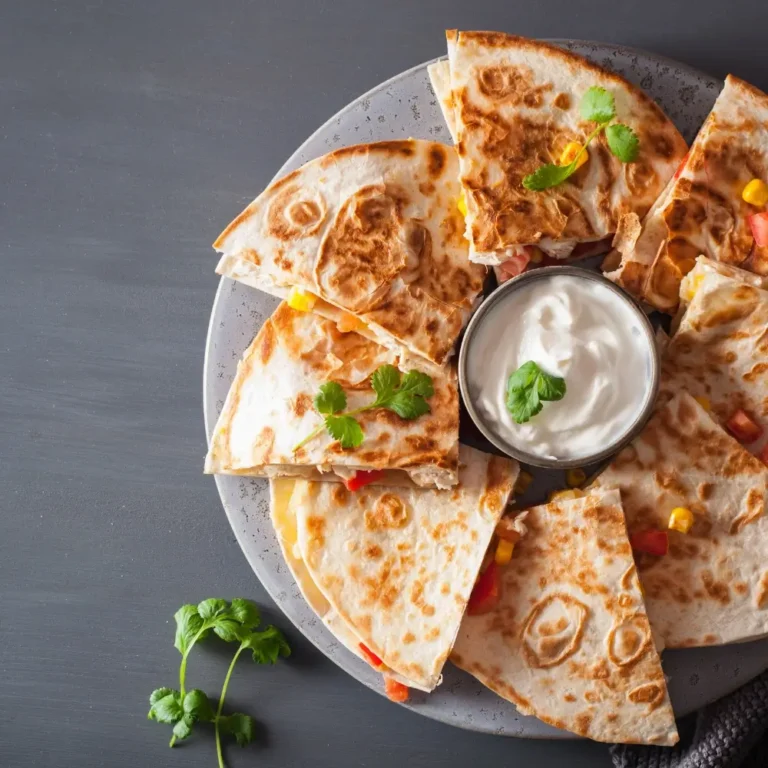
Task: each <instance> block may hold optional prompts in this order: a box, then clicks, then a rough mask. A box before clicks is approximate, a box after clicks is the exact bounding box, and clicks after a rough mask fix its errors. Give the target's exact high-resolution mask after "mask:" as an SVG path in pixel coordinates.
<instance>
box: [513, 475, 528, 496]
mask: <svg viewBox="0 0 768 768" xmlns="http://www.w3.org/2000/svg"><path fill="white" fill-rule="evenodd" d="M532 482H533V475H532V474H531V473H530V472H526V471H525V470H524V469H521V470H520V474H519V475H518V476H517V480H516V481H515V487H514V489H513V490H514V492H515V493H516V494H518V495H520V494H521V493H525V492H526V491H527V490H528V486H529V485H530V484H531V483H532Z"/></svg>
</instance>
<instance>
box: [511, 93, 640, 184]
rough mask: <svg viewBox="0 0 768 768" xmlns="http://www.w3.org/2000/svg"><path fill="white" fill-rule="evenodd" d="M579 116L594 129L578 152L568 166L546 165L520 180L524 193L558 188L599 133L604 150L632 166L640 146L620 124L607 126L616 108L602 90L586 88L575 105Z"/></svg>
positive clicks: (608, 94) (609, 95)
mask: <svg viewBox="0 0 768 768" xmlns="http://www.w3.org/2000/svg"><path fill="white" fill-rule="evenodd" d="M579 112H580V113H581V116H582V117H583V118H584V119H585V120H591V121H592V122H595V123H597V128H595V130H594V131H592V133H590V134H589V136H587V138H586V141H585V142H584V144H583V145H582V147H581V152H579V153H578V154H577V155H576V157H574V158H573V160H572V161H571V162H570V163H568V165H554V164H553V163H547V164H546V165H542V166H541V167H540V168H537V169H536V170H535V171H534V172H533V173H531V174H529V175H528V176H526V177H525V178H524V179H523V186H524V187H525V188H526V189H530V190H534V191H539V190H542V189H550V188H551V187H556V186H557V185H558V184H562V183H563V182H564V181H565V180H566V179H567V178H568V177H569V176H571V175H572V174H573V173H574V172H575V171H576V169H577V168H578V167H579V160H580V158H581V156H582V155H583V154H584V153H585V152H586V151H587V147H588V146H589V143H590V142H591V141H592V139H594V138H595V136H597V134H598V133H600V132H601V131H605V138H606V140H607V142H608V149H610V150H611V152H612V153H613V154H614V155H615V156H616V157H618V158H619V160H621V162H622V163H632V162H634V161H635V160H637V155H638V152H639V144H640V142H639V140H638V138H637V135H636V134H635V132H634V131H633V130H632V129H631V128H630V127H629V126H627V125H624V124H622V123H613V124H611V125H609V123H610V122H611V120H613V118H614V117H616V104H615V102H614V99H613V95H612V94H610V93H608V91H606V90H605V88H600V87H598V86H596V85H593V86H592V87H591V88H588V89H587V92H586V93H585V94H584V97H583V98H582V100H581V104H580V105H579Z"/></svg>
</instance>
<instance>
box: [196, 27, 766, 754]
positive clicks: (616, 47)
mask: <svg viewBox="0 0 768 768" xmlns="http://www.w3.org/2000/svg"><path fill="white" fill-rule="evenodd" d="M540 39H541V40H543V41H544V42H548V43H552V44H554V45H559V46H566V47H567V46H579V45H581V46H590V47H593V48H595V49H604V50H606V51H610V52H611V53H618V54H623V55H628V56H638V57H646V58H648V59H651V60H654V61H656V62H658V63H660V64H662V65H666V66H669V67H672V68H674V69H676V70H678V71H682V72H685V73H687V74H688V75H690V76H691V77H695V78H699V79H703V80H707V81H710V82H713V83H715V84H716V85H717V86H718V87H722V84H723V80H722V79H721V78H719V77H713V76H712V75H709V74H708V73H706V72H704V71H702V70H700V69H698V68H696V67H693V66H691V65H689V64H686V63H684V62H680V61H677V60H675V59H672V58H670V57H668V56H665V55H663V54H658V53H655V52H653V51H649V50H647V49H645V48H640V47H635V46H630V45H623V44H616V43H608V42H603V41H600V40H587V39H583V38H540ZM446 58H447V56H446V55H442V56H437V57H435V58H432V59H429V60H426V61H423V62H421V63H419V64H415V65H413V66H411V67H409V68H407V69H405V70H403V71H401V72H398V73H396V74H394V75H392V76H391V77H389V78H387V79H386V80H383V81H382V82H380V83H378V84H376V85H374V86H373V87H371V88H369V89H368V90H367V91H365V92H363V93H361V94H359V95H357V96H355V97H354V98H353V99H352V100H351V101H350V102H349V103H347V104H346V105H345V106H343V107H342V108H341V109H340V110H338V111H337V112H335V113H334V114H332V115H331V116H330V117H329V118H328V119H327V120H325V121H324V122H323V123H322V124H321V125H320V126H319V127H317V128H316V129H315V130H314V131H312V133H310V134H309V135H308V136H307V137H306V138H305V139H304V141H302V142H301V144H299V146H298V147H297V148H296V149H295V150H294V151H293V152H292V153H291V155H290V156H289V157H288V158H287V159H286V160H285V161H284V162H283V163H282V164H281V166H280V167H279V169H278V170H277V172H276V173H275V174H274V176H273V177H272V178H271V180H270V181H269V182H268V184H271V183H272V182H274V181H275V180H277V179H279V178H281V177H282V176H284V175H285V174H286V173H287V170H286V169H287V168H288V167H289V166H291V165H292V164H294V163H295V161H296V160H297V159H298V158H299V156H300V155H301V154H302V153H303V152H304V150H305V148H306V147H307V146H308V145H310V144H311V143H312V142H313V141H314V140H315V139H316V138H317V137H318V136H319V135H320V134H322V133H323V132H325V131H326V130H327V129H328V128H329V127H330V126H331V125H332V124H333V123H335V122H337V121H339V120H340V119H342V118H343V117H344V116H346V115H347V114H348V113H349V112H351V111H352V110H354V109H355V108H356V107H357V105H358V104H359V103H360V102H361V101H363V100H365V99H366V98H369V97H371V96H372V95H373V94H376V93H379V92H381V91H382V90H386V89H387V88H389V87H391V86H392V85H394V84H395V83H397V82H399V81H400V80H404V79H406V78H408V77H410V76H412V75H413V74H414V73H416V72H421V71H426V69H427V67H428V66H429V65H430V64H432V63H434V62H436V61H441V60H444V59H446ZM443 143H445V142H443ZM232 282H234V281H233V280H231V278H228V277H224V276H222V277H221V278H220V279H219V282H218V285H217V287H216V291H215V294H214V299H213V304H212V306H211V312H210V317H209V321H208V325H207V330H206V336H205V350H204V356H203V367H202V368H203V369H202V378H203V381H202V385H203V386H202V401H203V402H202V405H203V423H204V427H205V435H206V445H207V446H208V447H210V439H211V432H212V429H213V427H214V426H215V421H216V419H217V418H218V414H216V413H214V412H212V411H213V410H214V409H209V408H208V403H209V401H210V397H209V384H208V382H209V381H210V380H211V376H210V374H211V373H212V365H213V357H212V352H213V335H214V322H215V319H216V316H217V311H218V309H219V304H220V302H222V301H223V300H224V296H225V290H226V289H227V288H228V287H229V286H230V284H231V283H232ZM213 477H214V481H215V483H216V489H217V492H218V495H219V500H220V502H221V506H222V507H223V509H224V513H225V515H226V517H227V521H228V522H229V525H230V528H231V529H232V532H233V533H234V534H235V538H236V540H237V543H238V546H239V547H240V550H241V552H242V554H243V555H244V556H245V559H246V561H247V562H248V565H249V566H250V568H251V570H252V571H253V573H254V575H255V576H256V578H257V579H258V580H259V583H260V584H261V585H262V587H263V588H264V589H265V591H266V592H267V594H268V595H269V597H270V598H271V599H272V601H273V602H274V603H275V606H276V607H277V608H278V609H279V610H280V612H281V613H283V614H284V615H285V617H286V618H287V619H288V620H289V621H290V622H291V624H292V625H293V626H294V627H295V628H296V629H297V630H298V631H299V632H301V634H302V635H303V636H304V637H305V638H306V639H307V640H308V641H309V642H310V643H311V644H312V645H313V646H314V647H315V648H316V649H317V650H318V651H320V652H321V653H322V654H323V656H325V657H326V658H328V659H329V660H330V661H331V662H333V663H334V664H335V665H336V666H337V667H338V668H339V669H340V670H341V671H343V672H344V673H345V674H348V675H350V676H351V677H353V679H355V680H356V681H358V682H361V683H362V684H363V685H365V686H366V687H367V688H369V689H371V690H373V691H375V692H376V693H378V694H379V695H381V696H384V695H385V694H384V692H383V690H381V686H380V685H376V684H374V683H373V682H371V680H369V679H365V678H364V677H363V676H362V675H358V674H354V673H352V672H350V671H349V670H348V669H347V668H346V667H345V666H344V665H343V664H342V663H341V661H340V659H339V658H338V657H336V656H332V655H330V654H329V652H328V650H327V649H326V648H324V647H322V645H321V640H320V638H319V637H317V636H315V635H316V634H317V633H315V632H312V631H310V630H311V627H309V626H307V627H305V626H303V625H302V624H300V623H299V622H298V621H296V620H294V618H293V617H292V616H291V614H290V613H289V611H287V610H286V606H285V603H284V602H283V601H281V600H280V599H279V597H278V594H277V592H276V590H274V589H272V588H271V587H270V586H269V585H268V584H267V583H266V582H265V581H264V580H263V579H262V577H261V575H260V572H259V571H260V568H261V563H259V562H258V560H257V558H256V557H255V554H254V553H253V552H252V550H251V546H250V542H247V540H246V535H245V533H244V532H243V531H242V530H241V529H240V526H238V525H236V521H235V519H234V512H232V511H230V508H229V504H228V503H227V502H226V501H225V494H224V490H223V488H222V485H221V482H223V478H226V477H229V476H220V475H213ZM256 479H263V478H256ZM291 578H292V576H291ZM323 629H324V631H325V632H328V634H329V635H331V633H330V632H329V630H328V629H327V627H325V626H324V625H323ZM321 634H322V633H321ZM694 650H695V649H694ZM343 651H344V652H345V653H348V654H349V656H350V659H354V660H357V657H355V656H354V655H353V654H351V653H349V652H348V651H347V650H346V649H343ZM766 668H768V663H767V664H766ZM462 674H464V673H462ZM758 674H760V672H759V671H758V672H756V673H755V675H754V676H756V675H758ZM754 676H751V677H747V678H743V679H742V678H738V679H735V680H734V685H733V686H732V687H729V688H728V690H727V691H725V692H724V693H723V694H722V695H723V696H725V695H728V693H731V692H732V691H733V690H736V689H737V688H739V687H740V686H742V685H744V684H745V683H746V682H748V681H749V680H750V679H753V677H754ZM377 678H378V676H377ZM403 706H405V708H407V709H409V710H410V711H411V712H415V713H417V714H419V715H421V716H422V717H427V718H429V719H430V720H433V721H436V722H441V723H444V724H446V725H450V726H453V727H456V728H461V729H462V730H469V731H474V732H477V733H486V734H492V735H502V736H507V737H517V738H525V739H531V740H547V741H549V740H554V741H561V740H575V739H580V738H582V737H580V736H578V735H576V734H574V733H571V732H569V731H559V730H558V731H553V732H548V733H513V732H510V731H502V732H501V733H498V732H494V731H491V730H490V729H488V728H485V727H481V726H479V725H477V724H475V723H474V722H473V723H468V722H465V721H457V720H451V719H449V718H448V717H440V716H439V712H437V713H436V712H434V711H425V710H423V709H421V708H420V707H419V706H418V703H417V704H415V705H411V704H405V705H403ZM701 706H703V705H701ZM691 711H695V709H686V710H683V711H681V712H680V713H675V716H676V718H680V717H684V716H685V715H687V714H690V712H691Z"/></svg>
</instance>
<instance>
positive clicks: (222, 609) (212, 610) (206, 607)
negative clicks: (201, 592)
mask: <svg viewBox="0 0 768 768" xmlns="http://www.w3.org/2000/svg"><path fill="white" fill-rule="evenodd" d="M228 610H229V603H228V602H227V601H226V600H222V599H221V598H220V597H209V598H208V599H207V600H203V602H202V603H200V604H199V605H198V606H197V612H198V613H199V614H200V618H201V619H202V620H203V621H204V622H209V621H211V619H214V618H216V617H217V616H221V615H222V614H224V613H226V612H227V611H228Z"/></svg>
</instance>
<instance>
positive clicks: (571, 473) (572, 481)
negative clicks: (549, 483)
mask: <svg viewBox="0 0 768 768" xmlns="http://www.w3.org/2000/svg"><path fill="white" fill-rule="evenodd" d="M586 479H587V473H586V472H585V471H584V470H583V469H569V470H568V471H567V472H566V473H565V482H566V483H568V487H569V488H577V487H578V486H580V485H581V484H582V483H583V482H584V481H585V480H586Z"/></svg>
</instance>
